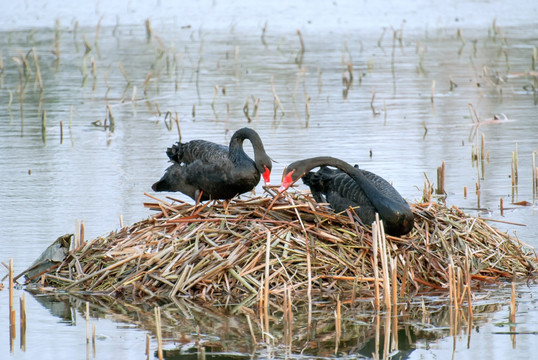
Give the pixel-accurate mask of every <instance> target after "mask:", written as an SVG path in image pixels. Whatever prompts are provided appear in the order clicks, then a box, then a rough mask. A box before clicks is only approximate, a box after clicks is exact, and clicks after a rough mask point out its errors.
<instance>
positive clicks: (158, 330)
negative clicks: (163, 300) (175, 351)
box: [154, 306, 163, 360]
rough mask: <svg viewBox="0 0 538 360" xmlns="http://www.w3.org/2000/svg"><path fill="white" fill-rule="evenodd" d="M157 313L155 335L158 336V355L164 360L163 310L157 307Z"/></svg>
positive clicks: (155, 310) (160, 359) (155, 309)
mask: <svg viewBox="0 0 538 360" xmlns="http://www.w3.org/2000/svg"><path fill="white" fill-rule="evenodd" d="M154 312H155V334H156V336H157V355H158V357H159V360H162V359H163V339H162V326H161V308H160V307H158V306H156V307H155V308H154Z"/></svg>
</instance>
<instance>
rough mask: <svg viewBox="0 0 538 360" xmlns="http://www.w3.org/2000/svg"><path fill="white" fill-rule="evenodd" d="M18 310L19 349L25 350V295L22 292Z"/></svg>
mask: <svg viewBox="0 0 538 360" xmlns="http://www.w3.org/2000/svg"><path fill="white" fill-rule="evenodd" d="M20 312H21V314H20V333H21V349H22V351H26V297H25V294H24V293H23V294H22V296H21V297H20Z"/></svg>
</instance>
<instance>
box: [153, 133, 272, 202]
mask: <svg viewBox="0 0 538 360" xmlns="http://www.w3.org/2000/svg"><path fill="white" fill-rule="evenodd" d="M245 139H248V140H250V142H251V143H252V147H253V148H254V160H252V159H251V158H250V157H249V156H248V155H247V154H246V153H245V151H244V150H243V141H244V140H245ZM166 154H167V155H168V157H169V158H170V160H171V161H172V163H173V164H172V165H171V166H170V167H169V168H168V169H166V172H165V174H164V175H163V177H162V178H161V179H160V180H159V181H158V182H156V183H155V184H153V186H152V189H153V190H154V191H179V192H182V193H183V194H185V195H188V196H190V197H191V198H192V199H194V200H198V199H200V200H209V199H231V198H233V197H234V196H236V195H238V194H242V193H245V192H248V191H250V190H252V189H253V188H254V187H255V186H256V185H257V184H258V182H259V181H260V174H263V178H264V181H265V183H266V184H268V183H269V178H270V175H271V169H272V162H271V158H269V156H268V155H267V154H266V153H265V149H264V147H263V143H262V141H261V139H260V137H259V135H258V134H257V133H256V132H255V131H254V130H252V129H249V128H243V129H240V130H238V131H236V132H235V133H234V134H233V136H232V138H231V139H230V145H229V147H226V146H224V145H218V144H215V143H212V142H209V141H205V140H192V141H189V142H186V143H179V142H178V143H177V144H174V145H173V146H172V147H171V148H168V149H167V151H166Z"/></svg>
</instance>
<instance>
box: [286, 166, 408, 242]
mask: <svg viewBox="0 0 538 360" xmlns="http://www.w3.org/2000/svg"><path fill="white" fill-rule="evenodd" d="M318 166H319V167H321V168H320V170H318V171H317V172H310V170H312V169H314V168H316V167H318ZM327 166H332V167H335V168H337V169H339V170H335V169H330V168H328V167H327ZM301 177H302V178H303V182H304V183H305V184H306V185H308V186H309V187H310V191H311V192H312V195H313V197H314V199H315V200H316V201H317V202H320V203H323V202H328V203H329V204H330V205H331V208H332V209H333V210H334V211H336V212H342V211H345V210H346V209H347V208H349V207H350V206H351V207H353V208H355V209H354V210H355V213H356V214H357V215H358V217H359V219H360V221H361V222H362V223H363V224H365V225H371V224H372V222H374V220H375V213H376V212H377V213H379V217H380V219H382V220H383V224H384V228H385V232H386V233H387V234H389V235H393V236H400V235H404V234H407V233H408V232H410V231H411V229H413V225H414V220H413V212H412V211H411V208H410V207H409V204H407V202H406V201H405V200H404V199H403V198H402V196H401V195H400V194H399V193H398V191H396V189H395V188H394V187H392V185H390V184H389V183H388V182H387V181H386V180H385V179H383V178H382V177H380V176H378V175H376V174H374V173H371V172H369V171H365V170H361V169H359V168H358V167H353V166H351V165H350V164H348V163H346V162H345V161H342V160H340V159H336V158H333V157H329V156H320V157H314V158H310V159H305V160H300V161H295V162H294V163H292V164H290V165H288V166H287V168H286V170H284V177H283V180H282V186H281V187H280V189H279V191H280V192H282V191H284V190H286V189H287V188H288V187H290V186H291V184H293V183H294V182H295V181H297V180H298V179H300V178H301Z"/></svg>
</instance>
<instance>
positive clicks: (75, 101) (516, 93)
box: [0, 1, 538, 359]
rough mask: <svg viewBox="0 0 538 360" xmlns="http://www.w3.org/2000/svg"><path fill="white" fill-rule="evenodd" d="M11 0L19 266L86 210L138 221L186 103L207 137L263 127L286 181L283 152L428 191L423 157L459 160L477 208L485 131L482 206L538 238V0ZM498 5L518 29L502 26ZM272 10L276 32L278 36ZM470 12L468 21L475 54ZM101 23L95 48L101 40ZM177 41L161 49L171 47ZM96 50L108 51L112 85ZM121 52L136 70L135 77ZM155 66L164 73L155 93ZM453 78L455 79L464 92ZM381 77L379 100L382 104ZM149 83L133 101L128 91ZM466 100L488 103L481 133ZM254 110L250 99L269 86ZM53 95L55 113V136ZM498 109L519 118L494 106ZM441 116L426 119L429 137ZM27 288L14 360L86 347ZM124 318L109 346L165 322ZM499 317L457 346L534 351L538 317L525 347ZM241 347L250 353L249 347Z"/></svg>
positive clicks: (421, 352)
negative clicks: (331, 160)
mask: <svg viewBox="0 0 538 360" xmlns="http://www.w3.org/2000/svg"><path fill="white" fill-rule="evenodd" d="M1 5H2V6H1V8H2V9H3V10H5V11H4V16H3V18H2V20H0V35H1V36H0V49H1V56H2V61H3V66H4V71H3V72H2V73H1V74H0V152H1V154H2V156H0V183H1V184H2V187H1V188H0V201H1V203H2V205H1V213H0V246H1V249H2V251H1V255H2V256H1V257H0V260H1V261H3V262H7V261H8V259H10V258H13V259H14V262H15V272H19V271H21V270H23V269H24V268H25V267H26V266H28V265H29V264H30V263H31V262H32V261H33V260H34V259H35V258H36V257H37V256H38V255H39V254H40V253H41V251H42V250H43V249H44V248H45V247H46V246H48V245H49V244H50V243H51V242H52V241H53V240H55V239H56V238H57V237H58V236H60V235H62V234H64V233H68V232H74V231H75V228H76V227H75V226H76V223H77V222H78V221H81V220H82V221H84V224H85V236H86V238H87V239H89V238H93V237H95V236H98V235H102V234H105V233H107V232H109V231H111V230H113V229H116V228H118V227H119V223H120V215H121V216H122V217H123V221H124V223H126V224H128V223H132V222H134V221H137V220H139V219H142V218H145V217H147V216H150V215H151V212H150V211H148V210H147V209H145V208H144V207H143V206H142V203H143V202H144V201H148V200H150V199H149V198H147V197H146V196H144V192H149V193H152V192H151V188H150V187H151V184H152V183H153V182H154V181H155V180H157V179H158V178H159V177H160V176H161V174H162V172H163V171H164V169H165V168H166V166H167V162H166V155H165V153H164V150H165V149H166V147H167V146H170V145H171V144H172V143H173V142H175V141H177V130H176V128H175V127H174V128H173V129H172V130H171V131H169V130H167V128H166V126H165V124H164V122H163V119H164V113H165V112H167V111H171V112H172V113H176V112H177V114H178V115H179V123H180V127H181V133H182V136H183V139H184V140H189V139H195V138H204V139H207V140H212V141H215V142H219V143H223V144H224V143H227V142H228V140H229V138H230V135H231V133H232V132H233V131H234V130H236V129H238V128H240V127H243V126H250V127H253V128H255V129H256V130H257V131H258V132H259V133H260V135H261V137H262V139H263V140H264V143H265V145H266V150H267V152H268V153H269V154H270V155H271V157H272V158H273V159H274V160H275V161H276V164H275V165H274V171H273V177H272V182H273V183H278V181H279V180H280V179H279V178H280V174H281V173H282V169H283V168H284V166H285V165H286V164H287V163H289V162H291V161H293V160H296V159H298V158H304V157H309V156H314V155H332V156H335V157H340V158H342V159H344V160H346V161H349V162H352V163H359V164H360V165H361V167H362V168H365V169H368V170H370V171H374V172H376V173H378V174H380V175H382V176H383V177H385V178H386V179H388V180H390V181H392V182H393V183H394V185H395V187H396V188H397V189H398V190H399V191H400V192H401V193H402V195H403V196H404V197H405V198H407V199H408V200H410V201H418V200H420V198H421V195H422V187H423V184H424V174H427V176H428V178H429V179H430V180H431V181H432V182H433V183H434V184H435V183H436V181H435V179H436V168H437V166H440V165H441V162H442V161H443V160H444V161H445V162H446V166H447V177H446V180H445V181H446V189H447V193H448V197H447V202H448V203H449V204H455V205H457V206H458V207H462V208H466V209H469V211H474V210H473V209H474V208H476V207H477V196H476V194H475V191H474V189H475V184H476V182H477V181H478V177H479V171H478V169H477V167H476V164H473V162H472V161H471V156H472V152H473V146H475V147H476V146H477V145H479V143H480V137H481V136H482V134H484V136H485V144H486V150H487V151H489V161H488V162H485V164H484V174H483V179H481V180H480V183H481V204H480V205H481V208H483V209H485V210H483V211H481V212H480V214H481V216H485V217H492V218H494V219H501V220H503V221H508V222H515V223H521V224H524V225H525V226H517V225H510V224H505V223H493V224H494V225H496V226H498V227H500V228H502V229H505V230H506V231H509V232H510V233H513V232H515V233H516V234H517V235H518V237H519V238H520V239H521V240H522V241H525V242H527V243H529V244H531V245H532V246H534V247H535V248H536V247H538V240H537V239H538V226H536V219H537V215H536V203H535V202H534V201H533V194H532V184H531V183H532V181H531V180H532V178H531V157H532V152H533V151H538V141H537V140H536V135H537V134H538V122H537V121H536V120H537V116H538V111H537V106H536V96H537V95H536V94H535V93H533V92H532V90H531V91H529V89H531V86H532V84H533V79H532V77H529V76H524V75H522V74H525V73H526V72H528V71H529V70H530V67H531V59H532V52H533V48H534V47H536V46H538V26H537V23H538V21H537V20H536V19H538V16H537V15H538V10H537V5H536V4H534V3H532V2H525V1H513V2H509V3H507V2H501V1H487V2H484V1H473V2H464V1H454V2H450V3H449V4H444V3H443V2H425V1H420V2H416V3H415V2H399V1H394V2H390V1H389V2H367V1H365V2H360V3H354V2H334V3H327V4H326V3H325V2H295V3H294V5H285V4H281V3H274V4H264V3H261V2H260V3H252V4H251V5H249V6H244V5H242V3H240V2H238V3H237V4H236V3H234V2H220V1H214V2H201V3H196V4H175V3H168V2H164V1H162V2H159V1H155V2H144V3H139V2H135V1H125V2H117V3H116V5H110V4H107V3H102V2H95V3H91V4H88V3H87V2H86V3H85V5H84V6H83V7H81V6H79V5H75V2H73V4H62V5H59V4H58V3H57V2H55V1H49V2H47V3H45V4H41V3H37V2H36V3H34V2H32V1H26V2H7V1H2V4H1ZM147 18H149V19H150V20H151V25H152V28H153V30H154V33H155V34H156V35H157V36H158V37H159V38H160V39H161V40H162V45H161V44H160V43H159V42H158V41H157V39H156V38H154V39H152V41H151V42H150V43H148V42H147V40H146V31H145V27H144V21H145V20H146V19H147ZM56 19H59V24H60V25H59V26H60V27H59V29H60V32H59V36H60V49H61V52H60V64H59V65H58V66H57V64H56V56H55V55H54V54H52V53H51V51H52V50H53V43H54V37H55V30H54V29H55V20H56ZM100 19H101V28H100V31H99V38H98V42H97V43H98V48H96V47H95V45H94V43H95V37H96V25H97V23H98V22H99V21H100ZM404 19H405V23H403V24H402V21H403V20H404ZM494 21H495V24H496V25H497V26H499V27H500V29H501V31H502V36H501V35H499V34H494V32H493V30H492V26H493V23H494ZM76 22H78V25H77V28H76V33H74V31H73V30H74V29H75V23H76ZM266 22H267V30H266V33H265V37H264V40H265V43H266V44H265V45H264V44H263V43H262V38H261V35H262V29H263V27H264V25H265V23H266ZM393 28H394V29H400V28H402V29H403V33H402V40H403V41H402V44H401V46H400V44H399V43H398V41H396V43H395V44H396V46H395V47H394V49H393ZM297 29H300V30H301V32H302V35H303V38H304V42H305V49H306V52H305V54H304V58H303V64H302V68H303V69H304V70H302V72H301V71H300V68H299V66H298V65H297V64H296V62H295V60H296V56H297V54H298V50H299V47H300V46H299V37H298V36H297V33H296V31H297ZM458 29H461V31H462V34H463V37H464V39H465V46H464V47H463V48H462V49H461V53H460V54H458V51H459V50H460V46H461V44H462V42H461V40H460V39H458V37H457V30H458ZM84 38H86V39H87V41H88V43H89V44H90V45H91V46H92V50H91V51H90V52H89V53H88V54H87V56H86V57H84V43H83V41H84V40H83V39H84ZM503 39H506V42H503ZM473 40H476V44H475V46H473ZM32 48H35V49H36V52H37V54H38V59H39V64H40V68H41V73H42V77H43V83H44V89H45V91H44V94H43V98H42V99H41V102H40V101H39V86H38V85H36V84H35V82H34V78H35V77H34V76H33V75H32V76H31V77H30V78H29V79H30V80H29V82H28V84H27V85H26V88H25V97H24V123H23V125H22V126H21V120H20V111H19V100H18V99H19V88H18V87H19V77H18V70H17V64H16V62H15V61H14V60H12V58H13V57H20V54H27V53H28V52H29V50H31V49H32ZM160 51H164V53H163V55H162V56H160V55H161V53H160ZM421 54H423V59H422V60H421ZM505 54H507V55H505ZM174 55H175V61H174ZM393 56H394V57H393ZM84 58H85V60H84ZM167 59H168V60H169V61H168V62H167ZM392 59H394V63H393V64H394V65H392ZM92 61H93V62H94V63H95V64H96V69H97V77H96V83H95V89H93V86H94V80H93V77H92V65H91V64H92ZM350 61H351V62H352V64H353V70H354V77H355V79H354V81H353V83H352V86H351V87H350V89H349V92H348V94H347V96H344V95H343V90H344V88H345V87H344V86H343V84H342V76H343V74H345V73H346V63H347V62H350ZM31 63H32V64H33V61H32V62H31ZM119 63H121V64H122V66H123V67H124V68H125V71H126V73H127V74H128V76H129V78H130V80H131V84H130V85H129V87H128V88H127V89H126V85H127V82H126V80H125V78H124V76H123V75H122V73H121V71H120V69H119V66H118V64H119ZM174 64H176V65H174ZM198 66H199V72H197V68H198ZM421 66H422V69H421ZM84 68H85V69H86V70H85V71H86V73H87V74H88V78H87V80H86V83H85V84H84V83H83V73H84V72H85V71H84V70H83V69H84ZM32 69H33V68H32ZM149 71H152V77H151V80H150V81H149V86H148V88H147V89H148V92H147V96H145V95H144V81H145V80H146V76H147V75H148V72H149ZM496 73H498V74H499V75H501V76H505V77H506V78H505V79H504V82H503V83H501V85H500V86H495V84H493V83H492V82H491V81H492V80H491V79H490V78H488V77H487V76H486V75H487V74H496ZM272 77H273V81H274V86H275V90H276V93H277V95H278V97H279V98H280V100H281V102H282V105H283V108H284V110H285V116H281V114H280V112H279V111H278V114H277V117H276V120H275V119H274V118H273V94H272V90H271V78H272ZM450 78H452V80H453V81H454V82H455V83H456V84H457V85H458V86H457V87H456V88H454V89H453V91H450V89H449V81H450ZM433 81H435V88H434V100H433V104H432V102H431V100H430V98H431V94H432V82H433ZM197 83H198V87H197V85H196V84H197ZM534 84H535V85H536V83H534ZM216 85H218V93H217V95H216V96H215V95H214V94H215V86H216ZM134 87H136V92H135V93H134V92H133V89H134ZM223 88H225V94H224V93H223ZM107 90H108V92H107ZM374 91H375V94H376V96H375V101H374V103H373V105H374V107H375V110H376V111H377V112H379V115H377V116H373V113H372V109H371V107H370V102H371V99H372V94H373V92H374ZM133 93H134V94H135V97H136V101H131V99H132V97H133ZM10 94H11V95H10ZM11 96H12V98H13V99H12V102H11V104H9V102H10V97H11ZM249 97H253V98H259V99H260V112H259V116H258V118H257V119H253V121H252V122H251V123H248V122H247V119H246V118H245V116H244V114H243V110H242V109H243V106H244V105H245V102H246V101H247V98H249ZM307 98H310V100H309V108H310V118H309V120H308V127H307V126H306V123H307V115H306V110H305V103H306V99H307ZM213 99H214V110H213V108H212V106H211V105H212V103H213ZM147 100H149V101H147ZM107 101H108V104H109V105H110V107H111V109H112V111H113V115H114V118H115V131H114V132H110V131H105V130H103V129H102V128H99V127H96V126H94V125H92V123H93V122H95V121H97V120H100V121H103V120H104V118H105V116H106V104H107ZM468 104H472V105H473V106H474V108H475V109H476V110H477V113H478V116H479V118H480V120H481V125H480V126H479V127H478V128H476V129H475V130H476V133H475V132H472V130H473V123H472V120H471V118H470V115H469V114H470V112H469V108H468ZM193 105H195V108H196V116H195V118H194V119H193V117H192V109H193ZM228 105H229V111H230V112H229V119H227V115H226V113H227V106H228ZM71 106H72V107H73V118H72V121H71V127H70V128H69V126H68V125H69V122H70V120H69V119H70V108H71ZM249 108H250V110H251V111H252V108H253V101H252V100H249ZM39 110H46V111H47V140H46V144H44V143H43V141H42V134H41V115H40V112H39ZM158 111H160V112H161V114H159V113H158ZM500 113H502V114H505V115H506V116H507V118H508V119H507V120H505V121H493V122H488V121H487V120H488V119H491V118H492V117H493V116H494V114H500ZM60 121H61V122H62V123H63V143H62V144H60ZM424 126H426V127H427V129H428V131H427V133H426V135H425V136H424ZM228 130H229V131H228ZM516 146H517V150H518V153H519V186H518V187H517V194H516V195H515V197H514V201H528V202H530V203H532V204H533V205H531V206H515V205H510V202H511V201H512V187H511V180H510V163H511V157H512V151H514V150H515V149H516ZM370 150H371V152H372V155H373V156H372V157H371V158H370V156H369V153H370ZM480 174H481V173H480ZM480 176H481V177H482V175H480ZM465 186H466V187H467V189H468V194H467V197H466V198H465V197H464V196H463V189H464V187H465ZM261 193H262V190H261V188H258V194H261ZM501 197H503V199H504V204H505V206H506V207H508V208H509V209H507V210H505V212H504V216H501V215H500V212H499V199H500V198H501ZM3 274H4V272H3V273H2V275H3ZM3 283H4V285H6V283H5V282H3ZM529 289H530V290H529ZM529 289H527V288H525V287H522V288H521V289H520V291H521V294H522V298H521V305H520V312H519V313H518V315H519V316H520V317H518V321H520V324H518V330H521V331H528V332H533V331H534V332H536V331H538V309H537V306H536V302H535V300H534V299H535V298H536V296H538V289H537V288H536V286H532V287H530V288H529ZM20 294H22V292H21V291H18V292H17V294H16V295H17V296H20ZM506 294H507V292H506V291H504V290H500V291H498V292H493V295H492V298H493V299H496V302H497V303H498V304H500V305H503V304H506V303H507V299H508V296H507V295H506ZM27 299H28V303H29V304H28V312H29V315H28V316H29V319H30V321H29V324H30V326H29V330H28V340H27V341H28V345H27V350H26V352H22V351H21V350H19V349H18V348H17V349H16V351H15V353H14V354H13V355H12V357H13V358H17V359H18V358H20V359H26V358H35V357H36V356H37V354H39V356H40V357H44V358H48V357H50V358H55V359H58V358H72V357H73V355H74V354H77V355H81V356H82V355H83V354H85V353H86V344H85V325H84V324H83V321H82V319H81V318H79V321H78V323H77V325H76V326H67V325H65V324H63V323H58V319H57V318H55V317H51V316H50V315H49V313H48V312H47V311H46V310H44V308H42V307H41V306H40V305H39V303H37V302H36V301H35V300H34V299H33V298H31V297H29V296H27ZM0 304H2V305H1V309H2V311H4V310H5V311H4V312H3V313H4V314H7V291H1V292H0ZM4 305H5V306H4ZM499 310H500V311H498V312H494V313H492V314H491V315H490V317H491V319H492V321H500V322H502V320H503V319H504V320H506V316H507V315H506V314H507V310H506V307H502V306H501V307H500V309H499ZM0 312H1V311H0ZM79 317H80V315H79ZM96 321H97V320H96ZM117 326H118V324H117V323H116V322H113V321H110V320H103V319H100V320H99V321H97V324H96V327H97V333H98V334H103V337H102V338H101V339H100V340H99V341H98V348H97V355H98V356H97V358H100V359H101V358H113V357H114V358H117V357H120V358H141V357H142V356H143V352H144V346H145V334H146V331H149V330H152V329H147V328H143V327H142V328H140V329H135V328H132V327H129V326H127V327H126V328H124V327H121V328H118V327H117ZM495 329H496V327H495V325H494V322H489V323H487V324H484V325H483V326H482V327H481V329H480V333H476V334H473V337H472V340H471V347H470V349H466V344H465V339H464V340H462V343H458V344H457V346H456V349H457V356H458V358H466V357H467V358H470V357H476V356H478V355H480V356H481V355H482V354H483V351H484V348H485V347H487V348H488V350H489V351H492V353H493V355H491V356H489V355H488V357H498V358H503V357H507V356H510V357H513V358H522V359H523V358H528V356H529V355H530V354H532V351H533V350H538V345H536V341H535V337H536V335H519V336H518V339H517V346H516V347H515V349H513V348H512V342H511V340H510V339H509V336H508V335H495V334H492V333H493V332H495ZM7 330H8V326H7V315H6V316H0V334H1V336H0V338H1V340H0V351H1V352H2V357H3V356H4V355H6V356H7V355H8V354H9V343H8V332H7ZM207 336H208V337H211V336H217V337H218V336H219V334H218V333H214V334H211V333H210V334H208V335H207ZM445 336H446V334H445ZM451 341H452V340H451V338H446V339H445V340H439V341H437V342H427V343H422V342H420V341H419V342H417V344H415V346H416V348H417V350H416V351H414V352H412V353H411V354H410V358H423V357H429V356H437V357H447V356H450V355H451V353H452V343H451ZM491 344H494V346H492V345H491ZM153 345H154V344H153ZM229 350H230V351H234V349H233V347H232V348H231V349H229Z"/></svg>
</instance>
